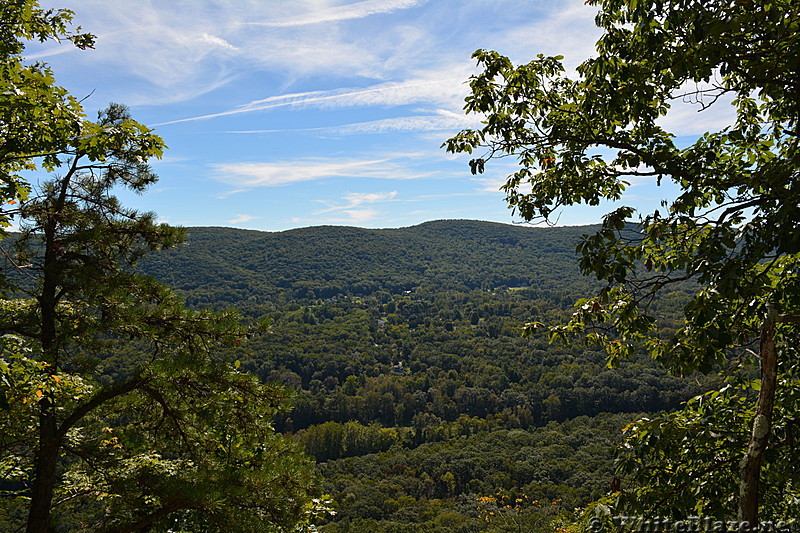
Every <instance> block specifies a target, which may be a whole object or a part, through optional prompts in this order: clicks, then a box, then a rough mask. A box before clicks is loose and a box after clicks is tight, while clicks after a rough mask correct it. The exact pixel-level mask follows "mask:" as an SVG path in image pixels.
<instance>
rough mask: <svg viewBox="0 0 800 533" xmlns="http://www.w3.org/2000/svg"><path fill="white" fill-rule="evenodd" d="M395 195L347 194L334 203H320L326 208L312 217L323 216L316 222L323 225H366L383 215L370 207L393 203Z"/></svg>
mask: <svg viewBox="0 0 800 533" xmlns="http://www.w3.org/2000/svg"><path fill="white" fill-rule="evenodd" d="M397 194H398V193H397V191H389V192H351V193H347V194H345V195H344V196H342V197H341V198H340V199H339V200H338V201H335V202H329V201H321V203H324V204H327V207H326V208H325V209H322V210H320V211H316V212H315V213H314V215H315V216H319V215H325V216H323V217H322V218H320V219H318V222H320V223H324V224H353V225H363V224H367V223H369V222H371V221H373V220H375V219H376V218H378V217H379V216H382V215H384V214H385V213H384V212H383V211H380V210H378V209H376V208H375V207H370V206H372V205H374V204H380V203H385V202H391V201H394V200H395V199H396V198H397Z"/></svg>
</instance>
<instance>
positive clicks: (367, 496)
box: [143, 221, 703, 531]
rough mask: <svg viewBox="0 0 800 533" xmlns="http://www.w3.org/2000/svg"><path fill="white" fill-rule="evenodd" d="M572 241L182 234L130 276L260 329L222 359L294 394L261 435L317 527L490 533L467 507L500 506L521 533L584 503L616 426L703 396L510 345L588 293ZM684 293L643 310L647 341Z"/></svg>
mask: <svg viewBox="0 0 800 533" xmlns="http://www.w3.org/2000/svg"><path fill="white" fill-rule="evenodd" d="M592 229H593V228H591V227H587V228H580V227H576V228H532V227H524V226H508V225H503V224H495V223H487V222H475V221H438V222H429V223H425V224H422V225H419V226H415V227H410V228H401V229H390V230H366V229H358V228H349V227H317V228H305V229H300V230H291V231H286V232H279V233H265V232H257V231H242V230H234V229H229V228H190V229H189V232H188V239H187V245H184V246H181V247H179V248H177V249H174V250H171V251H168V252H165V253H160V254H155V255H152V256H150V257H148V259H147V260H146V262H145V263H144V266H143V269H144V271H145V272H147V273H149V274H152V275H154V276H155V277H157V278H158V279H160V280H162V281H164V282H166V283H168V284H170V285H172V286H173V287H174V288H176V289H177V290H178V291H179V292H180V293H181V294H182V295H184V296H185V298H186V299H187V301H188V303H189V304H190V305H192V306H198V307H200V306H211V307H218V308H225V307H234V308H237V309H239V310H240V311H241V312H242V313H243V314H244V318H245V320H248V321H253V322H256V321H263V320H264V319H268V321H269V323H270V328H269V331H268V332H267V333H266V334H264V335H259V336H254V337H253V338H252V339H250V340H249V342H248V343H246V344H245V345H243V346H242V347H240V348H238V349H237V350H236V351H235V353H234V354H233V357H235V358H236V360H237V361H238V364H240V365H241V367H242V368H243V369H246V370H248V371H250V372H253V373H254V374H256V375H257V376H258V377H259V378H260V379H261V380H263V381H265V382H278V383H282V384H284V385H287V386H288V387H290V388H292V389H293V390H294V391H295V397H294V402H293V407H292V409H291V411H290V412H287V413H284V414H282V415H280V416H279V417H278V418H277V420H276V425H277V428H278V429H279V430H280V431H282V432H285V433H288V434H292V435H295V436H296V438H297V439H299V441H300V442H302V444H303V445H304V447H305V449H306V451H307V452H308V453H309V454H311V455H312V456H313V457H314V458H315V459H316V460H317V463H318V472H319V474H320V475H321V476H322V486H323V491H324V492H325V493H328V494H330V495H331V497H332V499H333V507H334V508H335V510H336V515H335V516H334V517H333V518H332V519H331V520H330V523H328V524H327V525H325V530H326V531H353V530H356V531H420V530H422V529H420V528H423V527H424V530H425V531H437V530H438V531H479V530H491V528H492V527H500V525H502V524H500V525H498V521H497V519H496V520H494V521H493V520H491V519H490V520H487V518H488V517H489V516H495V515H487V514H486V513H488V512H493V511H487V510H486V508H485V507H486V505H489V506H491V505H495V506H497V505H498V502H499V501H502V500H503V498H506V499H508V498H512V496H513V498H512V499H513V500H514V501H516V500H517V499H519V500H520V502H519V504H518V505H516V504H515V508H514V516H510V517H505V518H503V519H502V520H510V521H519V520H529V521H530V523H531V524H537V523H540V522H541V523H544V522H548V520H544V521H543V520H541V516H540V515H541V514H542V512H544V511H542V509H546V510H547V512H548V513H551V514H552V513H553V512H554V510H556V509H557V510H558V511H559V512H564V513H568V512H569V511H572V510H573V509H574V508H575V507H580V506H583V505H586V504H588V503H589V502H591V501H594V500H596V499H598V498H600V497H602V496H604V495H605V494H606V493H607V492H608V490H609V484H610V482H611V480H612V478H613V477H614V474H613V471H612V467H611V459H612V454H613V450H614V447H615V445H616V444H618V443H619V441H620V438H621V435H622V429H623V427H624V426H625V425H626V424H628V423H630V422H631V421H633V420H635V419H636V418H638V417H639V416H640V415H641V414H642V413H646V412H649V413H652V412H658V411H664V410H670V409H674V408H676V407H678V406H679V405H680V403H681V402H682V401H683V400H685V399H687V398H688V397H690V396H692V395H694V394H696V393H698V392H699V391H700V390H702V388H703V387H702V384H701V382H699V381H698V380H697V379H695V378H692V379H687V378H684V379H679V378H676V377H671V376H669V375H667V374H666V373H665V371H664V370H663V369H661V368H660V367H659V366H658V365H657V364H655V363H654V362H652V361H651V360H650V359H648V358H646V357H641V358H635V359H634V360H632V361H629V362H626V363H624V364H622V365H621V367H620V368H617V369H613V370H612V369H608V368H606V365H605V353H604V352H603V351H602V350H598V349H596V348H591V347H588V346H582V345H573V346H569V347H567V346H559V345H552V344H549V343H548V340H547V338H546V337H545V336H537V335H532V336H523V335H522V328H523V326H524V324H525V323H526V322H528V321H532V320H536V321H542V322H545V323H557V322H559V321H563V320H565V319H566V318H567V317H568V315H569V314H570V313H571V312H572V305H573V304H574V302H575V300H576V299H578V298H579V296H580V295H581V294H582V293H586V292H587V289H589V288H591V287H590V285H591V281H590V280H589V279H588V278H585V277H582V276H581V275H580V273H579V271H578V269H577V266H576V264H575V259H574V250H575V246H576V243H577V242H578V241H579V239H580V238H581V235H583V234H585V233H587V232H588V231H591V230H592ZM685 296H686V293H684V292H683V291H681V290H677V291H675V292H673V293H670V294H669V295H667V296H665V297H664V298H662V301H661V302H660V307H661V308H662V309H663V327H664V328H665V330H669V328H670V327H672V326H674V324H673V323H672V322H671V320H673V319H672V318H671V317H674V316H675V314H676V312H677V311H678V310H679V309H680V305H681V302H682V300H684V299H685ZM498 495H500V496H498ZM522 495H524V497H522ZM544 501H547V502H548V507H546V508H543V507H541V506H540V502H544ZM487 502H488V503H487ZM533 502H537V503H536V504H534V503H533ZM482 506H483V507H482ZM500 508H503V505H500ZM498 516H499V515H498ZM548 516H550V514H548ZM509 523H511V522H509ZM515 523H516V522H515ZM437 528H438V529H437Z"/></svg>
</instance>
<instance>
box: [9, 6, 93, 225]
mask: <svg viewBox="0 0 800 533" xmlns="http://www.w3.org/2000/svg"><path fill="white" fill-rule="evenodd" d="M72 17H73V13H72V11H69V10H66V9H60V10H52V9H51V10H45V9H41V8H40V7H39V6H38V3H37V2H35V1H33V0H8V1H4V2H2V4H0V201H2V203H3V204H5V203H6V202H7V201H9V200H11V201H18V200H20V199H23V198H25V196H26V195H27V191H28V187H27V183H26V182H25V180H24V179H23V178H22V177H21V176H20V172H21V171H24V170H33V169H36V168H37V166H39V165H40V166H42V167H43V168H45V169H46V170H53V169H54V168H56V167H57V166H58V165H59V154H60V153H61V151H62V150H63V149H64V148H65V147H66V146H67V143H68V141H69V140H70V139H73V138H75V136H76V134H77V132H78V129H79V127H80V123H81V120H82V119H83V110H82V109H81V106H80V104H79V102H78V101H77V100H76V99H75V97H73V96H72V95H71V94H69V93H68V92H67V91H66V90H65V89H64V88H63V87H59V86H58V85H56V83H55V79H54V78H53V73H52V71H51V69H50V68H49V67H48V66H47V65H46V64H44V63H41V62H26V61H25V57H24V56H23V53H24V51H25V43H26V42H28V41H32V40H37V41H40V42H44V41H47V40H56V41H62V40H68V41H71V42H72V43H73V44H74V45H75V46H77V47H78V48H81V49H85V48H91V47H92V46H93V45H94V36H93V35H91V34H89V33H82V32H81V28H80V27H78V28H72ZM7 223H8V213H7V212H5V211H0V226H4V225H7Z"/></svg>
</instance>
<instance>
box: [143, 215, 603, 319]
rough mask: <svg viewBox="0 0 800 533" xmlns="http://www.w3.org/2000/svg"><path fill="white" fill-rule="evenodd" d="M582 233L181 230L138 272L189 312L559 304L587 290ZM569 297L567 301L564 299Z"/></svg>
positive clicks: (489, 228) (467, 224) (499, 228)
mask: <svg viewBox="0 0 800 533" xmlns="http://www.w3.org/2000/svg"><path fill="white" fill-rule="evenodd" d="M590 229H591V228H590V227H567V228H532V227H528V226H511V225H506V224H498V223H492V222H479V221H467V220H449V221H435V222H426V223H424V224H420V225H418V226H412V227H408V228H399V229H379V230H371V229H361V228H353V227H342V226H319V227H310V228H302V229H296V230H289V231H283V232H274V233H271V232H261V231H251V230H238V229H232V228H219V227H208V228H189V230H188V242H187V244H186V245H184V246H181V247H179V248H177V249H175V250H170V251H168V252H164V253H159V254H153V255H152V256H150V257H149V258H148V259H147V261H146V262H145V263H144V266H143V269H144V270H145V271H146V272H147V273H150V274H153V275H155V276H156V277H158V278H159V279H161V280H163V281H165V282H167V283H168V284H170V285H172V286H173V287H175V288H177V289H179V290H180V291H181V292H182V293H183V294H184V295H185V296H186V297H187V299H188V301H189V303H190V304H191V305H209V304H211V305H218V304H231V305H233V304H235V305H236V306H237V307H240V308H241V307H242V305H243V304H245V307H250V308H253V309H252V310H254V311H255V310H256V308H258V307H260V306H261V305H263V304H268V303H271V302H274V301H275V300H276V299H280V300H284V301H285V300H286V299H307V298H308V299H313V298H330V297H333V296H337V295H343V294H347V295H359V294H362V295H367V294H372V293H374V292H376V291H379V290H387V291H390V292H393V293H396V292H399V291H404V290H410V289H413V288H415V287H429V288H434V289H437V290H447V289H453V290H473V289H488V290H493V289H496V288H498V287H503V286H506V287H531V288H533V289H540V290H542V291H547V293H548V297H549V298H556V299H559V298H560V296H567V295H566V294H563V295H561V294H560V293H563V292H564V290H565V287H569V288H570V289H571V290H570V293H572V291H574V289H579V288H580V286H576V283H577V284H578V285H581V284H584V283H586V281H585V280H581V278H580V274H579V272H578V269H577V266H576V257H575V245H576V243H577V242H578V240H579V239H580V237H581V235H583V234H584V233H587V232H588V231H589V230H590ZM569 296H570V297H571V296H572V294H570V295H569Z"/></svg>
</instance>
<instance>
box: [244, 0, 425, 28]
mask: <svg viewBox="0 0 800 533" xmlns="http://www.w3.org/2000/svg"><path fill="white" fill-rule="evenodd" d="M423 2H424V0H366V1H363V2H356V3H354V4H349V5H344V6H337V7H331V8H327V9H320V10H316V11H311V12H308V13H304V14H301V15H298V16H295V17H291V18H286V19H283V20H274V21H269V22H249V23H248V24H253V25H258V26H271V27H289V26H305V25H308V24H319V23H322V22H341V21H344V20H352V19H360V18H364V17H368V16H370V15H377V14H381V13H391V12H392V11H397V10H398V9H407V8H410V7H414V6H417V5H419V4H421V3H423Z"/></svg>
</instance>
